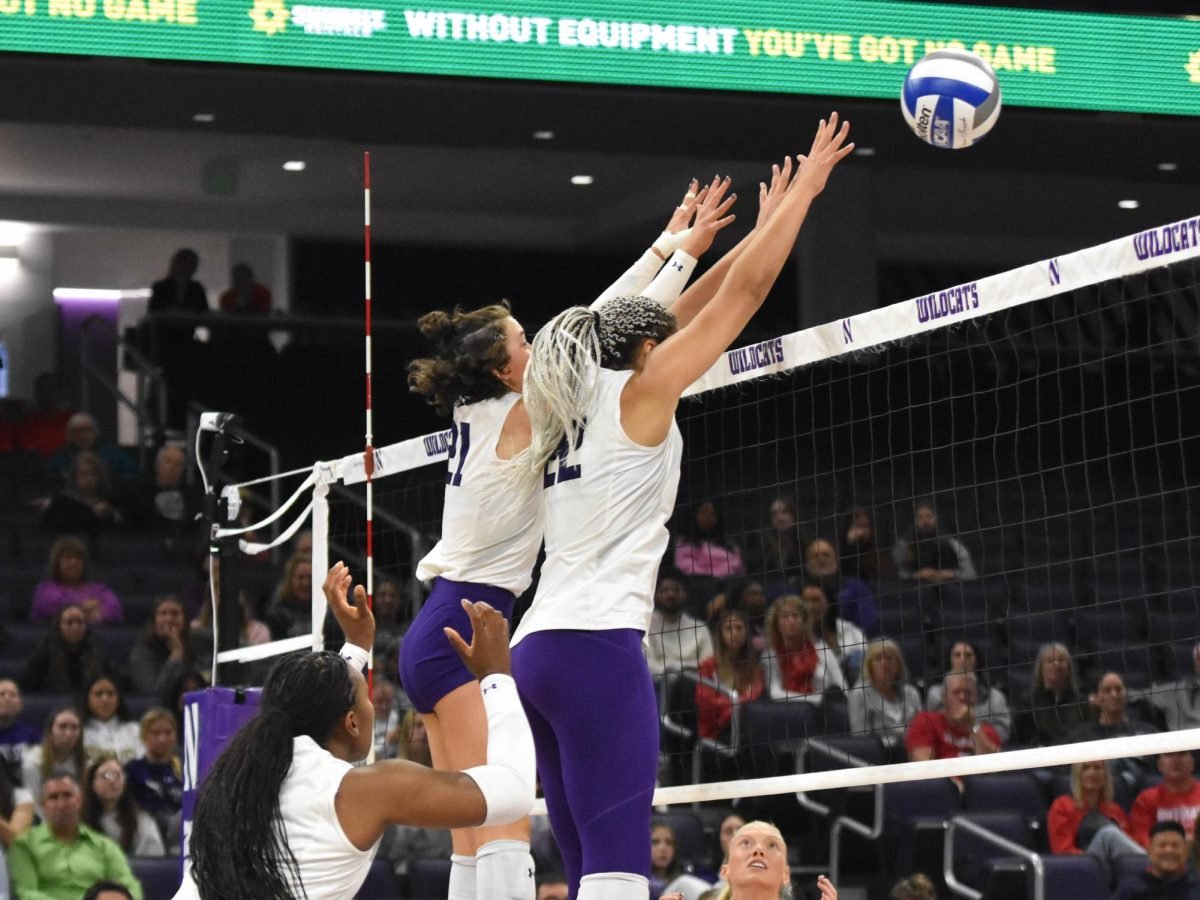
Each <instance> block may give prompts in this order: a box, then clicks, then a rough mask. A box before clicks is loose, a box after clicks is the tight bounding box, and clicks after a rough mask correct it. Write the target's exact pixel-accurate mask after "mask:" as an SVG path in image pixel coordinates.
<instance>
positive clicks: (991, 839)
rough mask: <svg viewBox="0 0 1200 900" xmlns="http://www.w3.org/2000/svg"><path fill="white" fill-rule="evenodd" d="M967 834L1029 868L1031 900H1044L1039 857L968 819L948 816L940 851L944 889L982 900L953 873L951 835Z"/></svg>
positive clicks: (1042, 870) (1044, 891)
mask: <svg viewBox="0 0 1200 900" xmlns="http://www.w3.org/2000/svg"><path fill="white" fill-rule="evenodd" d="M960 828H961V829H962V830H963V831H966V832H969V833H970V834H972V835H974V836H975V837H977V838H979V839H980V840H981V841H984V842H985V843H988V844H991V845H992V846H993V847H998V848H999V849H1001V850H1003V851H1004V852H1005V853H1009V854H1011V855H1013V856H1016V857H1019V858H1020V859H1022V860H1024V861H1025V862H1027V863H1029V865H1030V866H1031V867H1032V868H1033V900H1045V897H1046V869H1045V866H1043V865H1042V857H1041V855H1040V854H1038V853H1036V852H1035V851H1033V850H1030V849H1029V848H1028V847H1022V846H1021V845H1020V844H1016V843H1013V842H1012V841H1010V840H1009V839H1008V838H1006V837H1003V836H1001V835H998V834H996V832H994V831H992V830H991V829H988V828H984V827H983V826H982V825H978V824H976V823H975V822H972V821H971V820H970V819H968V818H965V817H963V816H952V817H951V818H950V821H949V823H948V825H947V827H946V843H945V846H944V847H943V849H942V875H943V877H944V878H945V880H946V887H948V888H950V890H952V891H954V893H956V894H958V895H959V896H960V897H967V898H969V900H983V892H982V891H977V890H975V888H973V887H970V886H968V885H965V884H963V883H962V882H961V881H959V880H958V876H956V875H955V874H954V836H955V835H956V834H957V833H958V830H959V829H960Z"/></svg>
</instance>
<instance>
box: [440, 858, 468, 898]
mask: <svg viewBox="0 0 1200 900" xmlns="http://www.w3.org/2000/svg"><path fill="white" fill-rule="evenodd" d="M446 900H475V857H473V856H463V855H461V854H459V853H454V854H451V856H450V890H449V891H448V892H447V894H446Z"/></svg>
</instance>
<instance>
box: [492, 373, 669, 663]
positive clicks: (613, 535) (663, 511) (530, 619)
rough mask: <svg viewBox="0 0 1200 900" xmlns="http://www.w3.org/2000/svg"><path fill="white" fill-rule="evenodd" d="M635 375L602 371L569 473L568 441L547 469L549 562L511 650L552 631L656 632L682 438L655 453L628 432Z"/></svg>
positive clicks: (667, 443)
mask: <svg viewBox="0 0 1200 900" xmlns="http://www.w3.org/2000/svg"><path fill="white" fill-rule="evenodd" d="M632 375H633V371H632V370H626V371H623V372H615V371H612V370H611V369H600V370H598V372H597V375H596V377H597V378H598V381H599V383H598V385H597V388H596V394H595V396H594V398H593V400H592V403H591V407H590V409H589V411H588V416H587V420H586V422H585V424H584V426H583V428H582V429H580V431H579V432H578V434H577V437H576V439H575V440H576V444H577V447H576V448H575V452H574V453H573V454H571V457H572V459H573V461H574V464H573V465H568V454H567V452H566V451H567V444H566V438H564V439H563V443H562V444H561V445H560V449H559V452H558V454H557V455H555V457H554V458H553V459H551V460H550V462H549V463H548V464H547V466H546V471H545V475H544V476H543V493H544V494H545V498H546V561H545V563H544V564H543V565H542V574H541V580H540V581H539V583H538V590H537V595H536V596H535V597H534V601H533V605H532V606H531V607H530V609H529V611H528V612H527V613H526V614H525V616H524V618H522V620H521V625H520V627H519V628H518V629H517V633H516V635H515V636H514V637H513V644H514V645H515V644H517V643H518V642H520V640H521V639H522V638H523V637H524V636H525V635H527V634H530V633H532V632H535V631H544V630H546V629H558V628H563V629H583V630H588V631H597V630H601V629H609V628H634V629H637V630H638V631H645V630H646V629H647V628H648V627H649V624H650V615H651V613H652V612H653V610H654V581H655V578H656V575H657V572H658V563H659V560H660V559H661V558H662V555H663V553H664V552H665V550H666V548H667V541H668V534H667V528H666V522H667V520H668V519H669V518H670V515H671V511H672V510H673V509H674V507H675V493H676V489H677V488H678V486H679V462H680V458H681V456H682V453H683V439H682V438H681V437H680V434H679V429H678V427H676V426H675V425H672V426H671V429H670V432H669V434H668V435H667V438H666V440H664V441H663V442H662V443H661V444H659V445H658V446H656V447H644V446H641V445H640V444H638V443H636V442H635V441H633V439H632V438H630V437H629V436H628V435H627V434H626V433H625V429H624V428H622V427H621V402H620V401H621V391H622V390H624V388H625V385H626V383H627V382H628V381H629V378H630V376H632Z"/></svg>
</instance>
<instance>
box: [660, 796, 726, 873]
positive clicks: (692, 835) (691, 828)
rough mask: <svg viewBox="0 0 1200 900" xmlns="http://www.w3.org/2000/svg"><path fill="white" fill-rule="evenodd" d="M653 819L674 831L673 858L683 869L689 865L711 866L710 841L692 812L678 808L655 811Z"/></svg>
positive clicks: (705, 867) (707, 867) (706, 867)
mask: <svg viewBox="0 0 1200 900" xmlns="http://www.w3.org/2000/svg"><path fill="white" fill-rule="evenodd" d="M654 820H655V821H662V822H666V823H667V824H668V825H670V826H671V830H672V831H674V832H675V858H676V859H678V860H679V862H680V863H682V864H683V867H684V868H685V869H686V868H688V867H689V866H697V867H700V868H704V869H709V868H712V860H711V859H709V856H710V853H709V851H710V849H711V845H712V841H711V840H709V838H708V836H707V835H705V833H704V826H703V825H702V824H701V823H700V820H699V819H698V818H697V817H696V816H695V815H694V814H693V813H690V812H686V811H680V810H672V811H670V812H665V813H655V814H654Z"/></svg>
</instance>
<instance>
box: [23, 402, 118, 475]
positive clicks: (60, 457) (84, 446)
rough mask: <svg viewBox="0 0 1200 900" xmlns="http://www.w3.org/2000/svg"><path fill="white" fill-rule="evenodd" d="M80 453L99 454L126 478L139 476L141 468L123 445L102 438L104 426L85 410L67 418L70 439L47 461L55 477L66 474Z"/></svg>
mask: <svg viewBox="0 0 1200 900" xmlns="http://www.w3.org/2000/svg"><path fill="white" fill-rule="evenodd" d="M80 453H92V454H95V455H96V456H98V457H99V458H100V459H101V460H102V461H103V462H104V465H105V466H106V467H107V468H106V471H107V472H111V473H112V474H113V475H116V476H119V477H122V478H137V477H138V475H139V474H140V473H139V472H138V467H137V465H136V464H135V463H134V461H133V460H132V459H130V458H129V454H127V453H126V452H125V451H124V450H122V449H121V448H120V447H117V446H115V445H113V444H106V443H102V442H101V441H100V426H99V425H97V424H96V419H95V418H94V417H93V416H92V415H91V414H90V413H85V412H77V413H75V415H73V416H71V418H69V419H68V420H67V431H66V440H65V441H64V442H62V443H61V444H60V445H59V447H58V449H57V450H55V451H54V453H53V455H51V457H50V459H49V460H48V461H47V464H46V465H47V468H48V470H49V472H50V474H51V475H52V476H55V477H60V478H61V477H65V475H66V473H67V471H68V470H69V469H70V468H71V463H72V462H74V461H75V457H76V456H78V455H79V454H80Z"/></svg>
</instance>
